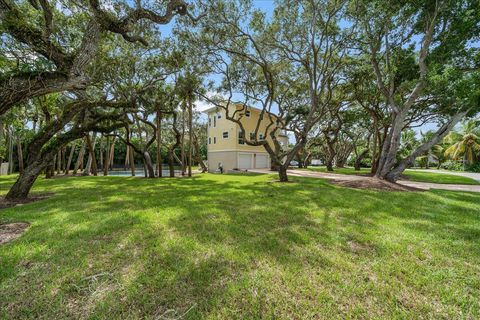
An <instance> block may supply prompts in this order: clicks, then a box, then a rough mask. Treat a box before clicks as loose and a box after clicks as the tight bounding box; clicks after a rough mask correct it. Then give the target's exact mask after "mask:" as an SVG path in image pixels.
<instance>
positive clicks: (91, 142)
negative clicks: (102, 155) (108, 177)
mask: <svg viewBox="0 0 480 320" xmlns="http://www.w3.org/2000/svg"><path fill="white" fill-rule="evenodd" d="M86 138H87V146H88V151H89V153H90V154H89V156H88V160H87V165H86V166H85V170H84V171H83V175H84V176H88V175H90V170H91V171H92V173H93V175H94V176H96V175H98V171H97V159H96V157H95V143H96V139H95V138H96V133H93V135H92V138H90V135H89V134H87V137H86Z"/></svg>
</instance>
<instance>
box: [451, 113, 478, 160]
mask: <svg viewBox="0 0 480 320" xmlns="http://www.w3.org/2000/svg"><path fill="white" fill-rule="evenodd" d="M479 125H480V119H476V120H469V121H467V122H464V123H463V124H462V128H461V130H460V132H454V131H452V132H451V133H450V134H449V135H448V136H447V137H446V140H447V141H451V142H453V144H452V145H451V146H450V147H448V148H447V149H446V150H445V155H446V156H449V157H451V158H452V159H459V158H460V157H462V156H463V164H464V167H465V165H466V164H472V163H473V162H474V161H475V159H477V157H478V154H479V153H480V127H479Z"/></svg>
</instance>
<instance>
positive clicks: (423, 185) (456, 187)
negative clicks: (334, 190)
mask: <svg viewBox="0 0 480 320" xmlns="http://www.w3.org/2000/svg"><path fill="white" fill-rule="evenodd" d="M249 171H250V172H257V173H270V174H271V173H272V171H269V170H262V169H252V170H249ZM435 172H436V171H435ZM288 174H289V175H290V176H297V177H310V178H321V179H327V180H340V181H360V180H362V179H366V178H367V177H365V176H361V175H347V174H339V173H327V172H315V171H306V170H296V169H292V170H288ZM397 182H398V183H399V184H401V185H404V186H409V187H414V188H418V189H424V190H430V189H441V190H451V191H469V192H480V185H465V184H439V183H429V182H417V181H406V180H399V181H397Z"/></svg>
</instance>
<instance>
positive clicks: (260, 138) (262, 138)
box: [258, 133, 265, 141]
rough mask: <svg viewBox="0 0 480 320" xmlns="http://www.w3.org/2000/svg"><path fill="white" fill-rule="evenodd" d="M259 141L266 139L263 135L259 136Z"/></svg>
mask: <svg viewBox="0 0 480 320" xmlns="http://www.w3.org/2000/svg"><path fill="white" fill-rule="evenodd" d="M258 140H259V141H263V140H265V138H264V137H263V133H260V134H258Z"/></svg>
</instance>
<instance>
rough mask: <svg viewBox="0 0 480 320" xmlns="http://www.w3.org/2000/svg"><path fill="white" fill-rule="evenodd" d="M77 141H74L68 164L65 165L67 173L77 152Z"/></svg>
mask: <svg viewBox="0 0 480 320" xmlns="http://www.w3.org/2000/svg"><path fill="white" fill-rule="evenodd" d="M76 145H77V144H76V143H75V141H74V142H73V143H72V146H71V147H70V154H69V155H68V160H67V164H66V166H65V174H69V173H70V166H71V165H72V159H73V154H74V153H75V147H76Z"/></svg>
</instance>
